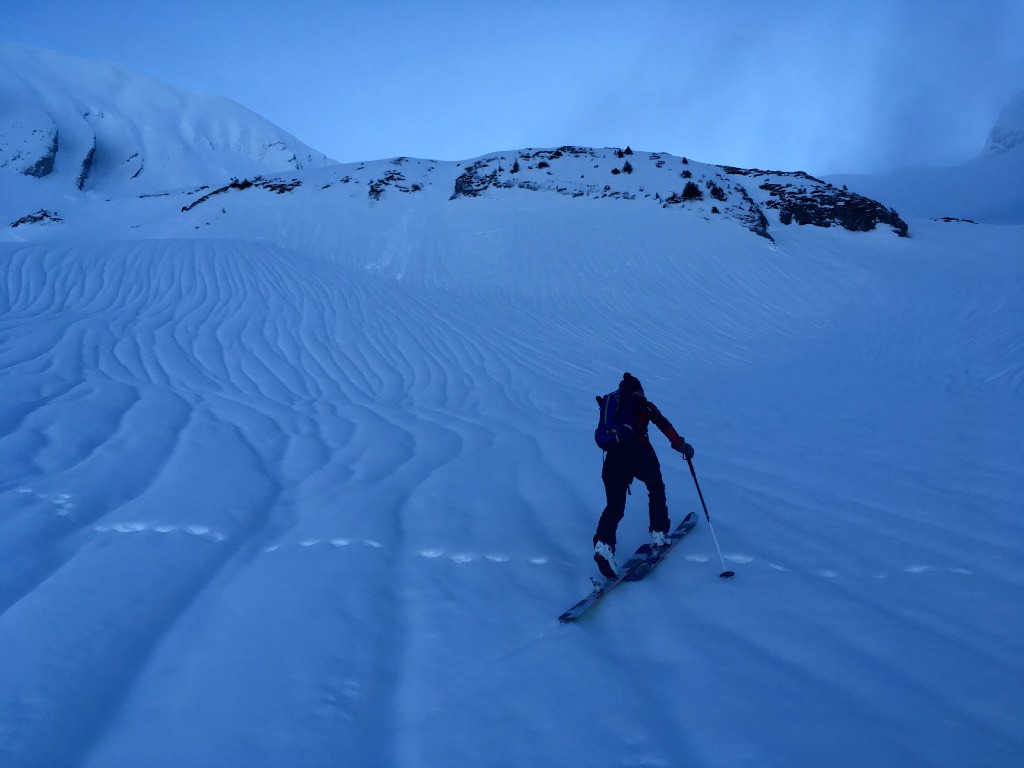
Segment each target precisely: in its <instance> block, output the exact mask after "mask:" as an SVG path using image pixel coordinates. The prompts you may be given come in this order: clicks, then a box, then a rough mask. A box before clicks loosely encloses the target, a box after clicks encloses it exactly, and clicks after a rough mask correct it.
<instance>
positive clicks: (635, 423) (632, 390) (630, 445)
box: [594, 371, 693, 579]
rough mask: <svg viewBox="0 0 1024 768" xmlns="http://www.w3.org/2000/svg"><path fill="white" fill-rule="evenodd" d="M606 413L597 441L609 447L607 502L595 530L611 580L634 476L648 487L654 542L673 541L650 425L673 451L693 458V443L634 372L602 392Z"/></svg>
mask: <svg viewBox="0 0 1024 768" xmlns="http://www.w3.org/2000/svg"><path fill="white" fill-rule="evenodd" d="M597 403H598V405H599V406H600V408H601V417H600V421H599V422H598V426H597V429H596V430H595V431H594V440H595V441H596V442H597V445H598V447H599V448H601V449H602V450H604V451H605V457H604V463H603V465H602V468H601V480H603V481H604V490H605V495H606V497H607V505H606V506H605V508H604V511H603V512H602V513H601V519H600V520H599V521H598V524H597V531H596V533H594V562H596V563H597V567H598V570H600V571H601V574H602V575H603V576H605V577H606V578H609V579H614V578H615V577H616V575H617V571H618V568H617V565H616V563H615V532H616V530H617V529H618V527H619V522H620V521H621V520H622V516H623V515H624V514H625V510H626V494H627V493H628V492H629V486H630V484H631V483H632V482H633V478H636V479H638V480H640V481H641V482H642V483H643V484H644V485H646V486H647V496H648V512H649V514H650V528H649V530H650V533H651V546H652V547H660V546H665V545H666V544H668V531H669V518H668V505H667V504H666V502H665V483H664V481H663V480H662V478H661V465H660V464H659V463H658V455H657V454H656V453H655V452H654V446H653V445H651V441H650V438H649V437H648V435H647V428H648V425H649V424H650V423H651V422H653V423H654V425H655V426H656V427H657V428H658V429H660V430H661V431H662V433H663V434H664V435H665V437H667V438H668V440H669V442H670V443H671V444H672V449H673V450H675V451H678V452H679V453H681V454H682V455H683V456H684V457H685V458H686V459H687V460H689V459H692V458H693V447H692V446H691V445H689V444H688V443H687V442H686V441H685V440H684V439H683V438H682V437H680V436H679V433H678V432H676V430H675V428H673V426H672V424H671V423H670V422H669V420H668V419H666V418H665V417H664V416H662V414H661V411H659V410H658V409H657V407H656V406H655V405H654V403H652V402H651V401H650V400H648V399H647V398H646V397H645V396H644V388H643V386H642V385H641V384H640V381H639V379H637V378H636V377H635V376H633V375H632V374H630V373H629V372H628V371H627V372H626V373H624V374H623V375H622V381H620V382H619V388H618V389H617V390H616V391H615V392H610V393H608V394H607V395H605V396H604V397H600V396H598V398H597Z"/></svg>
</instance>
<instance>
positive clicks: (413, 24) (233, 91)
mask: <svg viewBox="0 0 1024 768" xmlns="http://www.w3.org/2000/svg"><path fill="white" fill-rule="evenodd" d="M9 5H10V6H11V7H9V8H7V9H5V10H4V12H3V20H2V26H0V35H2V37H3V39H5V40H7V41H9V42H15V43H22V44H26V45H34V46H39V47H42V48H50V49H53V50H57V51H61V52H63V53H68V54H72V55H76V56H82V57H86V58H96V59H104V60H108V61H113V62H115V63H118V64H120V65H122V66H124V67H127V68H128V69H131V70H134V71H137V72H141V73H143V74H146V75H150V76H152V77H155V78H158V79H160V80H164V81H166V82H168V83H171V84H173V85H176V86H178V87H180V88H183V89H185V90H189V91H196V92H205V93H215V94H218V95H222V96H227V97H229V98H232V99H234V100H236V101H238V102H240V103H241V104H244V105H245V106H247V107H249V108H250V109H252V110H253V111H255V112H258V113H259V114H261V115H263V116H265V117H267V118H268V119H270V120H272V121H273V122H275V123H277V124H278V125H280V126H281V127H282V128H284V129H285V130H287V131H289V132H291V133H293V134H295V135H296V136H297V137H299V138H300V139H302V140H303V141H305V142H307V143H308V144H311V145H312V146H314V147H316V148H317V149H319V150H321V151H323V152H325V153H327V154H328V155H330V156H331V157H334V158H335V159H337V160H341V161H352V160H366V159H376V158H381V157H391V156H395V155H410V156H419V157H430V158H435V159H444V160H452V159H465V158H468V157H473V156H476V155H480V154H484V153H487V152H491V151H495V150H501V149H515V148H521V147H527V146H534V147H542V146H557V145H561V144H583V145H594V146H624V145H627V144H629V145H631V146H632V147H633V148H634V149H644V150H653V151H667V152H672V153H674V154H681V155H687V156H690V157H693V158H696V159H698V160H705V161H709V162H718V163H728V164H735V165H743V166H758V167H771V168H779V169H785V170H796V169H802V170H808V171H811V172H814V173H821V174H824V173H831V172H841V171H842V172H876V171H882V170H887V169H890V168H894V167H899V166H901V165H908V164H919V163H936V164H954V163H959V162H962V161H964V160H966V159H969V158H970V157H972V156H973V155H974V154H976V153H977V152H978V150H979V149H980V148H981V145H982V143H983V142H984V140H985V137H986V135H987V133H988V130H989V128H991V126H992V124H993V122H994V121H995V119H996V117H997V115H998V114H999V111H1000V110H1001V108H1002V107H1003V106H1004V105H1005V104H1006V102H1007V101H1008V100H1009V99H1010V98H1011V97H1012V96H1013V95H1014V94H1015V93H1017V92H1019V91H1021V90H1024V45H1022V44H1021V41H1022V40H1024V3H1021V2H1017V1H1016V0H1008V1H999V0H991V1H989V2H975V3H970V4H968V3H963V2H943V1H942V0H937V1H936V2H910V1H906V2H900V1H899V0H893V1H891V2H877V1H876V0H862V1H861V2H821V0H819V2H804V1H803V0H793V1H792V2H764V1H761V2H754V1H749V0H737V1H736V2H666V1H664V0H661V1H658V0H638V1H637V2H630V3H625V2H605V1H602V0H595V2H558V1H557V0H551V2H530V1H520V2H517V1H515V0H508V1H506V2H488V1H487V0H480V1H479V2H443V1H442V2H401V1H399V0H381V1H380V2H324V1H321V0H294V1H293V2H290V3H283V2H263V1H261V0H254V1H253V2H245V3H241V2H237V3H236V2H217V3H214V2H209V0H204V1H203V2H198V1H196V0H176V2H174V3H161V4H159V5H157V4H148V3H142V4H140V3H138V2H137V0H136V1H133V2H128V1H127V0H96V1H95V2H91V3H72V2H46V1H45V0H37V2H33V3H10V4H9Z"/></svg>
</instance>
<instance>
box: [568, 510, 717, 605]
mask: <svg viewBox="0 0 1024 768" xmlns="http://www.w3.org/2000/svg"><path fill="white" fill-rule="evenodd" d="M696 524H697V515H696V514H694V513H693V512H691V513H689V514H688V515H687V516H686V517H685V518H683V521H682V522H681V523H680V524H679V525H677V526H676V527H675V530H674V531H672V533H671V534H669V543H668V544H666V545H665V546H664V547H657V548H655V549H653V550H652V548H651V545H650V544H644V545H643V546H642V547H639V548H638V549H637V551H636V552H635V553H634V554H633V556H632V557H630V558H629V560H627V561H626V563H625V565H623V566H622V567H620V568H619V574H618V577H617V578H614V579H605V580H603V581H600V582H599V581H598V580H597V579H594V590H593V591H592V592H591V593H590V594H589V595H587V596H586V597H584V598H583V599H582V600H580V601H579V602H578V603H576V605H574V606H573V607H572V608H570V609H569V610H567V611H566V612H565V613H563V614H562V615H561V616H559V617H558V620H559V621H561V622H562V623H568V622H571V621H576V620H577V619H578V618H580V616H582V615H583V614H585V613H586V612H587V611H589V610H590V609H591V608H593V607H594V606H595V605H596V604H597V603H598V601H599V600H600V599H601V598H602V597H604V596H605V595H607V594H608V593H609V592H611V591H612V589H614V588H615V587H617V586H618V585H619V584H621V583H622V582H624V581H639V580H640V579H642V578H643V577H644V576H646V575H647V574H648V573H650V572H651V571H652V570H654V568H655V566H657V565H658V563H660V562H661V561H662V560H663V559H664V558H665V555H667V554H668V552H669V550H670V549H672V547H674V546H675V545H676V544H678V543H679V541H680V539H682V538H683V536H685V535H686V534H688V533H689V532H690V531H691V530H692V529H693V527H694V526H695V525H696Z"/></svg>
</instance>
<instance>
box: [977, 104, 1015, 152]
mask: <svg viewBox="0 0 1024 768" xmlns="http://www.w3.org/2000/svg"><path fill="white" fill-rule="evenodd" d="M1022 144H1024V91H1021V92H1020V93H1018V94H1017V95H1016V96H1015V97H1014V98H1013V99H1012V100H1011V101H1010V103H1009V104H1007V105H1006V107H1005V108H1004V109H1003V111H1002V112H1001V113H1000V114H999V119H998V120H996V124H995V126H993V128H992V131H991V132H990V133H989V135H988V141H986V142H985V148H984V149H983V150H982V155H1001V154H1003V153H1005V152H1009V151H1010V150H1012V149H1016V148H1017V147H1019V146H1021V145H1022Z"/></svg>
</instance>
